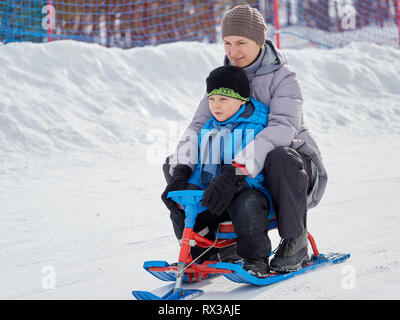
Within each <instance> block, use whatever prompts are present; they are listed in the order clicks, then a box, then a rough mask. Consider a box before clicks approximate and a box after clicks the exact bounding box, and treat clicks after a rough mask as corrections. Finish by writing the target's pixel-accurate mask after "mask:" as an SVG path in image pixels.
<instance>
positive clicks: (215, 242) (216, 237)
mask: <svg viewBox="0 0 400 320" xmlns="http://www.w3.org/2000/svg"><path fill="white" fill-rule="evenodd" d="M220 225H221V223H219V224H218V229H217V230H218V231H217V233H216V235H215V241H214V243H213V244H212V245H211V246H210V247H209V248H207V250H205V251H204V252H203V253H202V254H201V255H199V256H198V257H197V258H196V259H194V260H192V262H190V263H189V264H188V265H187V266H185V267H184V268H183V269H182V271H185V270H186V269H187V268H189V267H190V266H191V265H192V264H193V263H194V262H196V261H197V260H198V259H199V258H200V257H201V256H203V255H204V254H206V253H207V252H208V251H209V250H211V249H212V248H214V247H215V245H216V244H217V241H218V234H219V227H220ZM182 240H183V239H182ZM226 241H227V240H223V241H221V243H223V242H226Z"/></svg>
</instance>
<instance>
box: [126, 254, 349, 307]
mask: <svg viewBox="0 0 400 320" xmlns="http://www.w3.org/2000/svg"><path fill="white" fill-rule="evenodd" d="M348 258H350V254H343V253H328V254H326V255H324V254H319V255H318V256H312V258H311V260H310V262H309V263H308V264H307V265H305V266H303V267H302V268H301V269H300V270H297V271H293V272H289V273H270V274H269V275H268V276H267V277H264V278H257V277H255V276H253V275H251V274H249V273H248V272H247V271H245V270H244V269H243V268H242V267H241V264H234V263H225V262H218V263H215V264H209V265H208V266H207V267H208V268H210V272H212V270H219V271H222V270H224V271H227V272H218V273H219V274H222V275H223V276H225V277H226V278H227V279H229V280H231V281H233V282H238V283H247V284H251V285H257V286H268V285H271V284H274V283H277V282H281V281H284V280H287V279H290V278H293V277H295V276H297V275H300V274H303V273H306V272H308V271H312V270H315V269H317V268H320V267H323V266H325V265H327V264H331V263H332V264H336V263H340V262H342V261H344V260H346V259H348ZM143 267H144V268H145V269H146V270H147V271H148V272H149V273H151V274H152V275H153V276H155V277H157V278H158V279H160V280H163V281H175V280H176V277H175V274H174V273H173V272H171V271H152V270H151V269H154V268H168V267H170V265H169V264H168V263H167V262H166V261H148V262H146V263H145V264H144V266H143ZM212 275H216V274H213V273H210V277H211V276H212ZM184 281H185V282H188V283H189V282H191V281H189V279H188V278H187V275H185V279H184ZM132 294H133V295H134V297H135V298H136V299H137V300H185V299H193V298H196V297H198V296H200V295H202V294H203V291H202V290H189V289H185V290H183V289H180V290H179V291H177V292H173V289H172V290H171V291H169V292H168V293H167V294H166V295H164V296H163V297H158V296H156V295H155V294H153V293H151V292H147V291H132Z"/></svg>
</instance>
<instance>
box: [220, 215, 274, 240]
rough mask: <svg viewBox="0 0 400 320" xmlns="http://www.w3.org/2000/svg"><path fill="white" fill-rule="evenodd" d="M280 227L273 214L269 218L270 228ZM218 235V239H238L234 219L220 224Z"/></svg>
mask: <svg viewBox="0 0 400 320" xmlns="http://www.w3.org/2000/svg"><path fill="white" fill-rule="evenodd" d="M277 227H278V222H277V219H276V216H273V217H272V218H270V219H269V226H268V230H272V229H275V228H277ZM216 237H217V238H218V239H236V238H237V234H236V233H235V229H234V228H233V223H232V221H224V222H221V223H220V225H219V229H218V231H217V232H216Z"/></svg>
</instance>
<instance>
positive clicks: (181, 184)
mask: <svg viewBox="0 0 400 320" xmlns="http://www.w3.org/2000/svg"><path fill="white" fill-rule="evenodd" d="M191 174H192V168H191V167H189V166H188V165H186V164H179V165H177V166H176V167H175V169H174V172H173V175H172V177H171V180H170V181H169V183H168V185H167V187H166V188H165V191H164V192H163V193H162V195H161V200H162V201H163V202H164V204H165V205H166V206H167V208H168V209H169V210H170V211H178V210H179V207H178V204H177V203H176V202H175V201H173V200H172V199H170V198H167V195H168V192H170V191H176V190H184V189H185V188H186V185H187V181H188V179H189V178H190V175H191Z"/></svg>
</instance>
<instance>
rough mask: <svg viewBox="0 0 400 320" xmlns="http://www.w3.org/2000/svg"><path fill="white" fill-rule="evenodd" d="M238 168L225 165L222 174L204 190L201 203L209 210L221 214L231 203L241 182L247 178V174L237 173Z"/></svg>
mask: <svg viewBox="0 0 400 320" xmlns="http://www.w3.org/2000/svg"><path fill="white" fill-rule="evenodd" d="M235 172H236V168H235V167H233V166H231V165H224V166H223V167H222V169H221V175H219V176H218V177H216V178H214V179H213V180H211V182H210V184H209V185H208V187H207V189H206V191H204V194H203V198H202V199H201V205H202V206H204V207H207V209H208V211H210V212H211V213H214V214H216V215H218V216H219V215H221V214H222V213H223V212H224V211H225V210H226V209H227V208H228V206H229V204H230V203H231V201H232V199H233V196H234V195H235V193H236V192H238V191H239V185H238V184H239V182H240V181H242V180H244V179H245V178H246V176H245V175H236V174H235Z"/></svg>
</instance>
